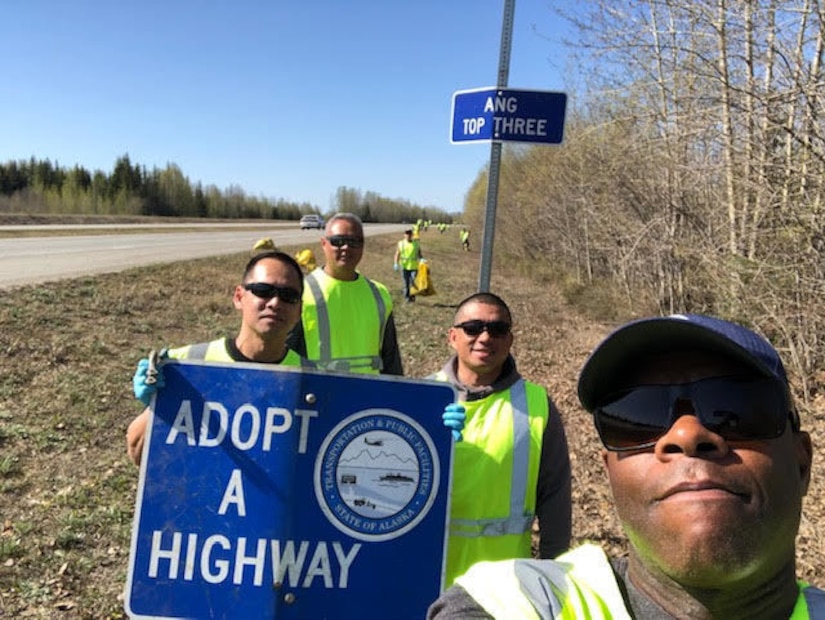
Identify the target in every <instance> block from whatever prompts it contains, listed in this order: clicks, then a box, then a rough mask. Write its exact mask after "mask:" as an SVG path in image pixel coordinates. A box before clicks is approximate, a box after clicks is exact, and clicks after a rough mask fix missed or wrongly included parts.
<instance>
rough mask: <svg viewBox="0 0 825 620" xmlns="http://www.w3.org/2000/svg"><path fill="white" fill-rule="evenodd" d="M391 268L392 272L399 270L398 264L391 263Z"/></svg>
mask: <svg viewBox="0 0 825 620" xmlns="http://www.w3.org/2000/svg"><path fill="white" fill-rule="evenodd" d="M392 268H393V271H398V269H399V267H398V263H393V265H392Z"/></svg>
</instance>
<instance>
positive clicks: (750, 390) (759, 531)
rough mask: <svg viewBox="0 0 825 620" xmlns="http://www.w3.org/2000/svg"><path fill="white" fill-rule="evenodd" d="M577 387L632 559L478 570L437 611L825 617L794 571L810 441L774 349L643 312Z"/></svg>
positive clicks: (584, 556)
mask: <svg viewBox="0 0 825 620" xmlns="http://www.w3.org/2000/svg"><path fill="white" fill-rule="evenodd" d="M578 393H579V400H580V401H581V403H582V405H583V406H584V408H585V409H587V410H588V411H589V412H591V413H592V414H593V416H594V421H595V424H596V429H597V431H598V433H599V438H600V439H601V441H602V444H603V446H604V449H603V451H602V457H603V460H604V464H605V468H606V471H607V474H608V478H609V480H610V487H611V491H612V493H613V498H614V501H615V504H616V510H617V513H618V515H619V518H620V520H621V523H622V527H623V529H624V531H625V533H626V534H627V536H628V539H629V542H630V553H629V555H628V557H627V558H608V557H607V556H606V555H605V553H604V552H603V551H602V550H601V549H600V548H598V547H596V546H594V545H584V546H582V547H579V548H577V549H575V550H573V551H570V552H568V553H566V554H563V555H561V556H559V557H558V558H556V560H510V561H504V562H492V563H480V564H476V565H475V566H474V567H473V568H471V569H470V570H469V571H468V572H467V573H465V575H464V576H463V577H461V578H459V579H458V580H457V582H456V583H457V585H456V586H454V587H453V588H451V589H450V590H448V591H447V592H446V593H445V594H444V595H443V596H442V597H441V598H440V599H439V600H438V601H436V603H434V604H433V605H432V606H431V608H430V612H429V617H430V618H459V617H460V618H491V617H492V618H546V617H562V616H563V617H571V618H572V617H605V618H607V617H609V618H631V617H632V618H637V619H639V618H684V617H691V618H723V617H724V618H771V619H773V618H825V591H823V590H820V589H818V588H815V587H813V586H810V585H809V584H807V583H805V582H802V581H798V580H797V579H796V573H795V553H796V549H795V540H796V535H797V532H798V529H799V522H800V517H801V509H802V498H803V496H804V495H805V493H806V492H807V489H808V484H809V481H810V475H811V459H812V446H811V440H810V436H809V435H808V433H806V432H804V431H802V430H800V421H799V417H798V415H797V413H796V410H795V408H794V405H793V401H792V399H791V395H790V389H789V387H788V380H787V376H786V373H785V369H784V367H783V365H782V361H781V360H780V358H779V355H778V353H777V352H776V350H775V349H774V348H773V346H771V345H770V343H768V342H767V341H766V340H765V339H764V338H762V337H761V336H759V335H758V334H756V333H754V332H752V331H751V330H749V329H746V328H745V327H743V326H741V325H737V324H735V323H731V322H728V321H723V320H721V319H717V318H714V317H709V316H702V315H672V316H668V317H656V318H648V319H642V320H638V321H634V322H631V323H628V324H626V325H624V326H622V327H620V328H619V329H617V330H616V331H614V332H613V333H611V334H610V335H609V336H608V337H607V338H606V339H605V340H604V341H603V342H602V343H601V344H600V345H599V346H597V347H596V349H595V350H594V351H593V352H592V353H591V355H590V357H589V358H588V359H587V361H586V362H585V365H584V367H583V369H582V371H581V373H580V376H579V386H578Z"/></svg>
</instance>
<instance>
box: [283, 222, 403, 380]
mask: <svg viewBox="0 0 825 620" xmlns="http://www.w3.org/2000/svg"><path fill="white" fill-rule="evenodd" d="M321 249H322V250H323V253H324V260H325V262H324V265H323V266H322V267H318V268H317V269H315V270H314V271H312V272H311V273H309V274H308V275H307V276H306V287H305V288H304V295H303V311H302V314H301V322H299V323H298V324H297V325H296V326H295V329H294V330H293V331H292V333H291V334H290V336H289V339H288V340H287V344H288V345H289V347H290V348H291V349H293V350H295V351H297V352H298V353H299V354H300V355H303V356H305V357H307V358H308V359H310V360H313V361H315V362H316V363H317V364H318V366H319V367H320V368H323V369H325V370H335V371H340V372H355V373H371V374H378V373H382V374H388V375H402V374H404V371H403V367H402V365H401V353H400V351H399V349H398V341H397V338H396V332H395V321H394V320H393V315H392V298H391V297H390V293H389V291H388V290H387V287H386V286H384V285H383V284H381V283H380V282H376V281H375V280H371V279H369V278H367V277H366V276H365V275H363V274H361V273H359V272H358V270H357V267H358V263H359V262H361V258H362V257H363V255H364V227H363V224H362V223H361V219H360V218H359V217H358V216H357V215H354V214H352V213H338V214H336V215H333V216H332V217H331V218H329V220H328V221H327V225H326V229H325V231H324V236H323V237H322V238H321Z"/></svg>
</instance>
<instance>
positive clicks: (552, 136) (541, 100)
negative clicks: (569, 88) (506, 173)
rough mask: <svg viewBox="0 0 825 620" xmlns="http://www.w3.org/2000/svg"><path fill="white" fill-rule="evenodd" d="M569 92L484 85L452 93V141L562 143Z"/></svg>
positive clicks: (459, 142)
mask: <svg viewBox="0 0 825 620" xmlns="http://www.w3.org/2000/svg"><path fill="white" fill-rule="evenodd" d="M566 107H567V95H566V94H564V93H559V92H553V91H543V90H513V89H499V88H483V89H473V90H461V91H457V92H455V93H454V94H453V103H452V126H451V133H450V142H452V143H453V144H461V143H465V142H482V141H496V142H530V143H534V144H561V142H562V139H563V137H564V116H565V109H566Z"/></svg>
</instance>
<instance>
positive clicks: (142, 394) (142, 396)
mask: <svg viewBox="0 0 825 620" xmlns="http://www.w3.org/2000/svg"><path fill="white" fill-rule="evenodd" d="M166 357H167V354H166V349H163V350H162V351H161V352H160V353H159V354H155V352H154V351H152V352H151V353H150V354H149V357H145V358H143V359H142V360H140V361H139V362H138V365H137V369H136V370H135V374H134V376H133V377H132V389H133V390H134V392H135V398H137V399H138V400H139V401H140V402H142V403H143V404H144V405H145V406H147V407H148V406H149V403H150V402H151V401H152V396H154V395H155V393H156V392H157V391H158V390H159V389H160V388H162V387H163V386H164V385H165V382H164V380H163V372H162V371H161V369H160V368H158V367H157V366H156V364H157V363H158V362H159V361H161V360H163V359H166Z"/></svg>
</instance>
